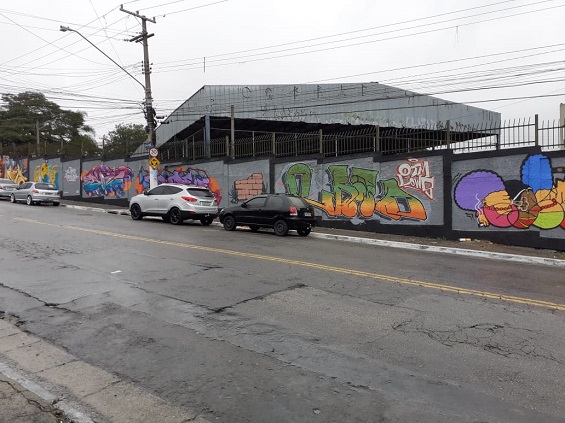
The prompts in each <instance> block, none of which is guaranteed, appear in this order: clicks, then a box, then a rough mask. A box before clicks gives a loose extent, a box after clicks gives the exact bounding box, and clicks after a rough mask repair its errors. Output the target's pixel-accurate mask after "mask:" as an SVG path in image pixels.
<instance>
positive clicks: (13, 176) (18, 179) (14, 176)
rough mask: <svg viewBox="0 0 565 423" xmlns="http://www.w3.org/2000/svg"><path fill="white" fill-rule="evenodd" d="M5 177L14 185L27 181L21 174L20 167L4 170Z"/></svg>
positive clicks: (10, 167)
mask: <svg viewBox="0 0 565 423" xmlns="http://www.w3.org/2000/svg"><path fill="white" fill-rule="evenodd" d="M6 177H7V178H8V179H10V180H11V181H13V182H14V183H16V184H21V183H23V182H26V181H27V178H26V177H25V176H24V175H23V173H22V168H21V167H20V165H18V164H17V165H15V166H9V167H8V168H7V169H6Z"/></svg>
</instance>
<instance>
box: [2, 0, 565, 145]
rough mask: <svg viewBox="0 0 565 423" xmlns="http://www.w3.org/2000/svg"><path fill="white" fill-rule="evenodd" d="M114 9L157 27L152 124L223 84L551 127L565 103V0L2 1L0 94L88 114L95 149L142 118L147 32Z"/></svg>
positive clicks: (153, 47)
mask: <svg viewBox="0 0 565 423" xmlns="http://www.w3.org/2000/svg"><path fill="white" fill-rule="evenodd" d="M120 5H123V8H124V9H126V10H128V11H131V12H138V13H139V14H141V15H144V16H146V17H148V18H151V19H153V18H154V19H155V23H152V22H148V32H149V33H150V34H154V35H153V36H152V37H151V38H149V41H148V42H149V60H150V63H151V87H152V95H153V99H154V108H155V110H156V113H157V115H158V116H164V117H166V116H167V115H168V114H170V113H171V112H172V111H174V109H176V108H177V107H178V106H180V105H181V104H182V102H184V101H185V100H186V99H188V98H189V97H190V96H191V95H193V94H194V93H195V92H196V91H198V90H199V89H200V88H201V87H202V86H204V85H228V84H229V85H260V84H303V83H341V82H342V83H351V82H371V81H373V82H380V83H383V84H387V85H392V86H395V87H398V88H401V89H406V90H412V91H416V92H419V93H422V94H429V95H434V96H436V97H439V98H442V99H445V100H450V101H456V102H461V103H465V104H469V105H471V106H475V107H480V108H485V109H488V110H492V111H496V112H499V113H501V114H502V119H503V121H515V120H518V119H520V120H531V121H533V119H534V116H535V115H536V114H538V115H539V118H540V119H541V120H551V121H553V120H557V119H559V105H560V103H565V60H564V59H565V56H564V52H565V38H564V37H563V21H564V18H565V0H537V1H536V0H529V1H526V0H506V1H501V0H498V1H497V0H492V1H486V0H457V1H445V0H425V1H422V0H402V1H399V0H379V1H376V0H349V1H343V0H135V1H131V0H130V1H123V2H118V1H113V0H50V1H42V0H18V1H15V2H8V1H6V0H4V1H2V2H0V36H1V37H2V40H3V41H2V50H1V51H2V55H1V56H0V93H1V94H17V93H20V92H24V91H39V92H42V93H43V94H45V95H46V97H47V98H48V99H49V100H51V101H54V102H55V103H57V104H59V105H60V106H61V107H62V108H64V109H68V110H77V111H83V112H86V114H87V116H86V122H85V123H86V124H87V125H90V126H92V127H93V128H94V129H95V131H96V133H95V138H96V140H97V141H100V139H101V137H102V136H103V135H105V134H107V133H108V132H109V131H111V130H113V129H114V128H115V126H116V125H117V124H129V123H141V124H145V120H144V115H143V112H142V103H143V100H144V97H145V92H144V89H143V85H144V76H143V69H142V62H143V49H142V46H141V44H140V43H135V42H130V41H128V40H130V39H131V38H133V37H135V36H136V35H139V33H140V32H141V24H140V20H139V19H138V18H136V17H134V16H132V15H130V14H128V13H125V12H123V11H121V10H120ZM61 25H63V26H68V27H70V28H72V29H74V30H76V31H78V33H76V32H61V31H60V30H59V28H60V26H61ZM92 44H94V45H95V46H96V47H97V48H95V47H94V46H93V45H92ZM102 52H103V53H102ZM108 57H109V58H108ZM110 58H111V60H110ZM114 62H115V63H114ZM116 63H117V64H119V66H118V65H117V64H116ZM134 78H135V79H137V81H136V80H134Z"/></svg>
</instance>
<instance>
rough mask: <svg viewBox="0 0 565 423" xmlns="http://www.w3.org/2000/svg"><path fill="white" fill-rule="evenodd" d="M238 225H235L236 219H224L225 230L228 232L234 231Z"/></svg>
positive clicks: (229, 217)
mask: <svg viewBox="0 0 565 423" xmlns="http://www.w3.org/2000/svg"><path fill="white" fill-rule="evenodd" d="M236 226H237V224H236V223H235V217H233V216H226V217H224V229H225V230H226V231H234V230H235V227H236Z"/></svg>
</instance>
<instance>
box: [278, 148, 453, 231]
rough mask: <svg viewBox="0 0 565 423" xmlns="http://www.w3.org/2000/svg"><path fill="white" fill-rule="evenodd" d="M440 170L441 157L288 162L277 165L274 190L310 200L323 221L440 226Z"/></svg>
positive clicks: (441, 209) (441, 221)
mask: <svg viewBox="0 0 565 423" xmlns="http://www.w3.org/2000/svg"><path fill="white" fill-rule="evenodd" d="M442 166H443V160H442V158H441V157H432V158H426V159H406V160H402V161H394V162H384V163H380V164H379V163H373V160H372V159H370V158H368V159H361V160H359V159H357V160H353V161H348V162H335V163H332V164H321V165H319V164H317V162H313V161H310V162H296V163H288V164H284V165H278V166H276V167H275V172H276V173H277V182H276V187H275V191H276V192H281V193H283V192H286V193H291V194H294V195H299V196H301V197H304V198H306V199H307V200H308V202H309V203H310V204H312V205H313V206H314V207H315V208H316V210H317V215H319V216H321V217H322V219H323V220H344V221H350V222H351V223H353V224H355V225H358V224H361V223H365V222H367V221H375V220H376V221H379V222H380V223H382V224H398V223H401V224H408V225H413V224H417V225H430V224H434V225H441V224H443V193H442V190H443V181H442V177H441V176H442V171H443V167H442Z"/></svg>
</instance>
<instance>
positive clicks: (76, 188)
mask: <svg viewBox="0 0 565 423" xmlns="http://www.w3.org/2000/svg"><path fill="white" fill-rule="evenodd" d="M61 180H62V182H63V186H62V188H61V190H62V191H63V196H69V197H70V196H77V195H80V189H81V183H80V182H81V181H80V160H71V161H69V162H63V163H62V164H61Z"/></svg>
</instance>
